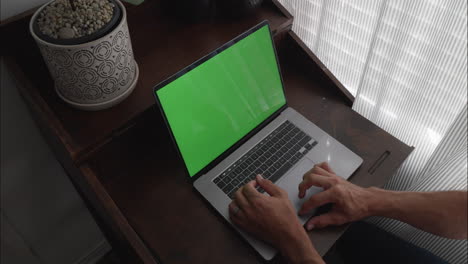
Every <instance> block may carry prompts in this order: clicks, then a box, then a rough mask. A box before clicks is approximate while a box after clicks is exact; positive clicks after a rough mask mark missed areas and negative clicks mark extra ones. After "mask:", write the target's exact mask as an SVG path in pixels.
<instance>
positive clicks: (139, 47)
mask: <svg viewBox="0 0 468 264" xmlns="http://www.w3.org/2000/svg"><path fill="white" fill-rule="evenodd" d="M161 2H162V0H148V1H146V2H144V3H143V4H142V5H140V6H128V5H127V6H128V26H129V29H130V35H131V38H132V45H133V51H134V54H135V60H136V62H137V63H138V65H139V68H140V76H139V79H138V83H137V86H136V88H135V90H134V91H133V92H132V94H131V95H130V96H129V97H128V98H127V99H126V100H125V101H124V102H122V103H121V104H119V105H117V106H115V107H112V108H110V109H107V110H102V111H97V112H87V111H81V110H76V109H74V108H71V107H69V106H68V105H67V104H66V103H64V102H63V101H62V100H61V99H60V98H59V97H58V96H57V95H56V93H55V90H54V89H53V87H54V86H53V81H52V79H51V77H50V75H49V73H48V71H47V67H46V65H45V63H44V61H43V59H42V57H41V55H40V53H39V50H38V48H37V45H36V43H35V42H34V40H33V38H32V37H31V35H30V34H29V31H28V23H29V19H30V17H29V16H28V17H26V18H23V19H21V20H18V21H16V22H13V23H10V25H7V26H2V28H1V29H2V36H5V37H2V44H1V45H2V46H1V47H2V49H1V52H2V55H6V56H7V59H8V57H10V58H11V60H14V63H15V64H16V65H17V66H18V67H19V70H20V71H22V74H23V77H22V78H24V79H26V80H27V81H28V82H29V83H30V84H29V85H25V91H24V93H27V94H29V95H30V96H32V97H35V98H34V102H35V103H37V104H39V105H40V106H41V107H44V108H47V109H46V110H44V111H47V112H48V115H49V116H48V117H47V118H48V119H50V120H51V121H50V122H49V123H50V124H51V125H54V126H56V128H54V129H55V130H57V131H59V135H60V137H61V141H62V142H63V144H64V145H65V146H66V148H67V151H68V152H69V153H70V155H71V156H72V159H73V160H75V161H77V163H80V162H81V161H83V160H85V159H86V156H87V155H88V154H89V153H91V152H92V151H94V150H95V149H97V148H99V147H100V145H102V144H104V143H105V142H106V141H109V140H111V138H112V137H113V136H115V135H116V134H119V133H120V132H121V130H122V129H123V128H124V127H126V126H131V125H132V122H133V121H134V119H135V118H136V117H138V116H139V115H140V114H141V113H143V112H144V111H146V110H147V109H148V108H150V107H151V106H152V105H153V104H154V103H155V102H154V97H153V95H152V88H153V87H154V86H155V85H156V84H158V83H159V82H161V81H163V80H165V79H166V78H168V77H170V76H171V75H173V74H174V73H176V72H178V71H179V70H180V69H182V68H183V67H185V66H187V65H190V64H191V63H192V62H193V61H195V60H197V59H199V58H200V57H202V56H204V55H206V54H208V53H209V52H211V51H212V50H214V49H216V48H217V47H219V46H220V45H222V44H224V43H226V42H228V41H229V40H231V39H233V38H234V37H236V36H237V35H239V34H240V33H242V32H244V31H246V30H248V29H250V28H251V27H253V26H255V25H257V24H258V23H260V22H262V21H264V20H268V21H269V22H270V25H271V28H272V31H273V33H274V34H276V33H280V32H282V31H283V30H289V28H290V27H291V25H292V17H289V16H286V15H284V13H282V12H280V11H279V10H278V7H277V6H276V5H275V4H273V3H271V2H267V3H266V4H265V5H263V6H262V8H260V9H259V10H258V12H256V13H255V14H253V15H252V16H247V17H243V18H240V19H236V20H222V19H212V20H211V21H201V22H197V23H184V22H179V21H178V20H177V19H176V18H174V16H171V15H170V14H167V10H165V9H164V8H163V7H162V4H161ZM10 36H13V37H10ZM7 62H8V63H9V61H7Z"/></svg>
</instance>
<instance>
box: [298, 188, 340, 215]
mask: <svg viewBox="0 0 468 264" xmlns="http://www.w3.org/2000/svg"><path fill="white" fill-rule="evenodd" d="M333 202H336V195H335V194H334V192H332V191H330V190H327V191H323V192H319V193H317V194H315V195H313V196H312V197H310V198H309V200H307V201H305V202H304V203H303V204H302V207H301V210H299V214H300V215H302V214H307V213H308V212H310V210H312V209H314V208H317V207H319V206H322V205H324V204H327V203H333Z"/></svg>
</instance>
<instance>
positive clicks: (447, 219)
mask: <svg viewBox="0 0 468 264" xmlns="http://www.w3.org/2000/svg"><path fill="white" fill-rule="evenodd" d="M369 190H370V191H371V192H372V199H371V200H370V205H369V211H370V214H371V215H376V216H383V217H388V218H393V219H397V220H400V221H402V222H405V223H408V224H410V225H412V226H414V227H416V228H419V229H422V230H424V231H427V232H430V233H433V234H435V235H439V236H443V237H447V238H454V239H466V238H467V192H466V191H444V192H395V191H386V190H382V189H378V188H370V189H369Z"/></svg>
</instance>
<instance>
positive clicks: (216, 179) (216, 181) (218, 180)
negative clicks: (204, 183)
mask: <svg viewBox="0 0 468 264" xmlns="http://www.w3.org/2000/svg"><path fill="white" fill-rule="evenodd" d="M220 181H221V178H220V177H218V178H215V179H214V180H213V182H214V183H216V184H217V183H218V182H220Z"/></svg>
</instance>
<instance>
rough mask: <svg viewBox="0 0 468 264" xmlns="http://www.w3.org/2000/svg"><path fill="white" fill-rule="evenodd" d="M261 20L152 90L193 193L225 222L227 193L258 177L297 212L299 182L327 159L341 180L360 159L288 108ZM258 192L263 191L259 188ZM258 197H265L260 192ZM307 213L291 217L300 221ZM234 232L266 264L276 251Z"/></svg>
mask: <svg viewBox="0 0 468 264" xmlns="http://www.w3.org/2000/svg"><path fill="white" fill-rule="evenodd" d="M283 88H284V86H283V81H282V77H281V73H280V68H279V65H278V59H277V55H276V51H275V47H274V42H273V39H272V35H271V32H270V27H269V24H268V22H267V21H264V22H262V23H260V24H259V25H257V26H255V27H253V28H252V29H250V30H248V31H247V32H245V33H243V34H241V35H240V36H238V37H236V38H235V39H233V40H231V41H229V42H228V43H226V44H224V45H222V46H221V47H219V48H218V49H216V50H214V51H213V52H211V53H210V54H208V55H206V56H204V57H203V58H201V59H199V60H198V61H196V62H194V63H193V64H191V65H190V66H188V67H186V68H184V69H182V70H181V71H180V72H178V73H176V74H175V75H173V76H172V77H170V78H169V79H167V80H165V81H163V82H162V83H160V84H158V85H157V86H156V87H155V88H154V91H153V92H154V95H155V97H156V101H157V105H158V107H159V109H160V111H161V114H162V115H163V117H164V119H165V122H166V125H167V127H168V129H169V131H170V134H171V136H172V138H173V141H174V143H175V147H176V149H177V151H178V153H179V155H180V157H181V159H182V161H183V163H184V164H185V171H186V174H187V177H189V179H190V180H191V181H192V182H193V186H194V187H195V189H196V190H197V191H198V192H200V194H201V195H202V196H203V197H204V198H206V200H207V201H208V202H209V203H210V204H211V205H212V206H213V207H214V208H215V209H216V210H217V211H218V212H219V214H220V215H222V216H223V217H224V218H225V219H226V220H227V222H229V223H230V224H232V223H231V221H230V219H229V210H228V205H229V203H231V201H232V198H233V196H234V193H235V192H236V190H237V189H239V188H240V187H241V186H243V185H244V184H246V183H247V182H249V181H251V180H254V179H255V176H256V175H257V174H261V175H263V177H264V178H267V179H270V180H271V181H273V182H274V183H275V184H277V185H278V186H279V187H281V188H283V189H285V190H286V191H287V192H288V194H289V198H290V199H291V201H292V203H293V204H294V206H295V207H296V209H297V210H299V208H300V207H301V205H302V203H303V202H304V201H306V200H307V199H308V198H309V197H310V196H311V195H313V194H315V193H317V192H320V191H321V189H320V188H315V187H313V188H312V189H310V190H309V191H308V192H307V196H306V197H305V198H303V199H299V198H298V185H299V183H300V182H301V181H302V176H303V175H304V173H305V172H307V171H308V170H310V169H311V168H312V167H313V166H314V164H316V163H320V162H323V161H326V162H328V163H329V164H330V166H331V167H332V168H333V170H334V171H335V172H336V173H337V175H339V176H341V177H343V178H345V179H347V178H349V177H350V176H351V174H352V173H353V172H354V171H355V170H356V169H357V168H358V167H359V166H360V165H361V164H362V159H361V158H360V157H359V156H357V155H356V154H354V153H353V152H352V151H350V150H349V149H348V148H346V147H345V146H343V145H342V144H341V143H339V142H338V141H337V140H335V139H334V138H333V137H331V136H330V135H328V134H327V133H325V132H324V131H323V130H321V129H320V128H319V127H317V126H316V125H314V124H313V123H312V122H311V121H309V120H307V119H306V118H305V117H304V116H302V115H301V114H299V113H298V112H296V111H295V110H294V109H292V108H291V107H288V104H287V101H286V97H285V94H284V89H283ZM259 191H261V192H262V190H259ZM264 195H268V194H266V193H264ZM313 213H314V212H311V214H310V215H306V216H298V217H299V218H300V221H301V222H302V223H304V222H305V221H307V220H308V218H310V216H311V215H312V214H313ZM233 226H234V228H235V229H236V230H237V231H238V232H239V233H240V234H241V235H242V236H243V237H244V238H245V239H246V241H247V242H248V243H250V245H251V246H252V247H253V248H254V249H255V250H256V251H257V252H258V253H259V254H260V255H261V256H262V257H263V258H264V259H266V260H270V259H272V258H273V257H274V256H275V254H276V249H274V248H273V247H271V246H270V245H268V244H266V243H264V242H262V241H260V240H257V239H255V238H253V237H251V236H250V235H249V234H247V233H245V232H244V231H242V230H240V229H239V228H237V227H236V226H235V225H233Z"/></svg>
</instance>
